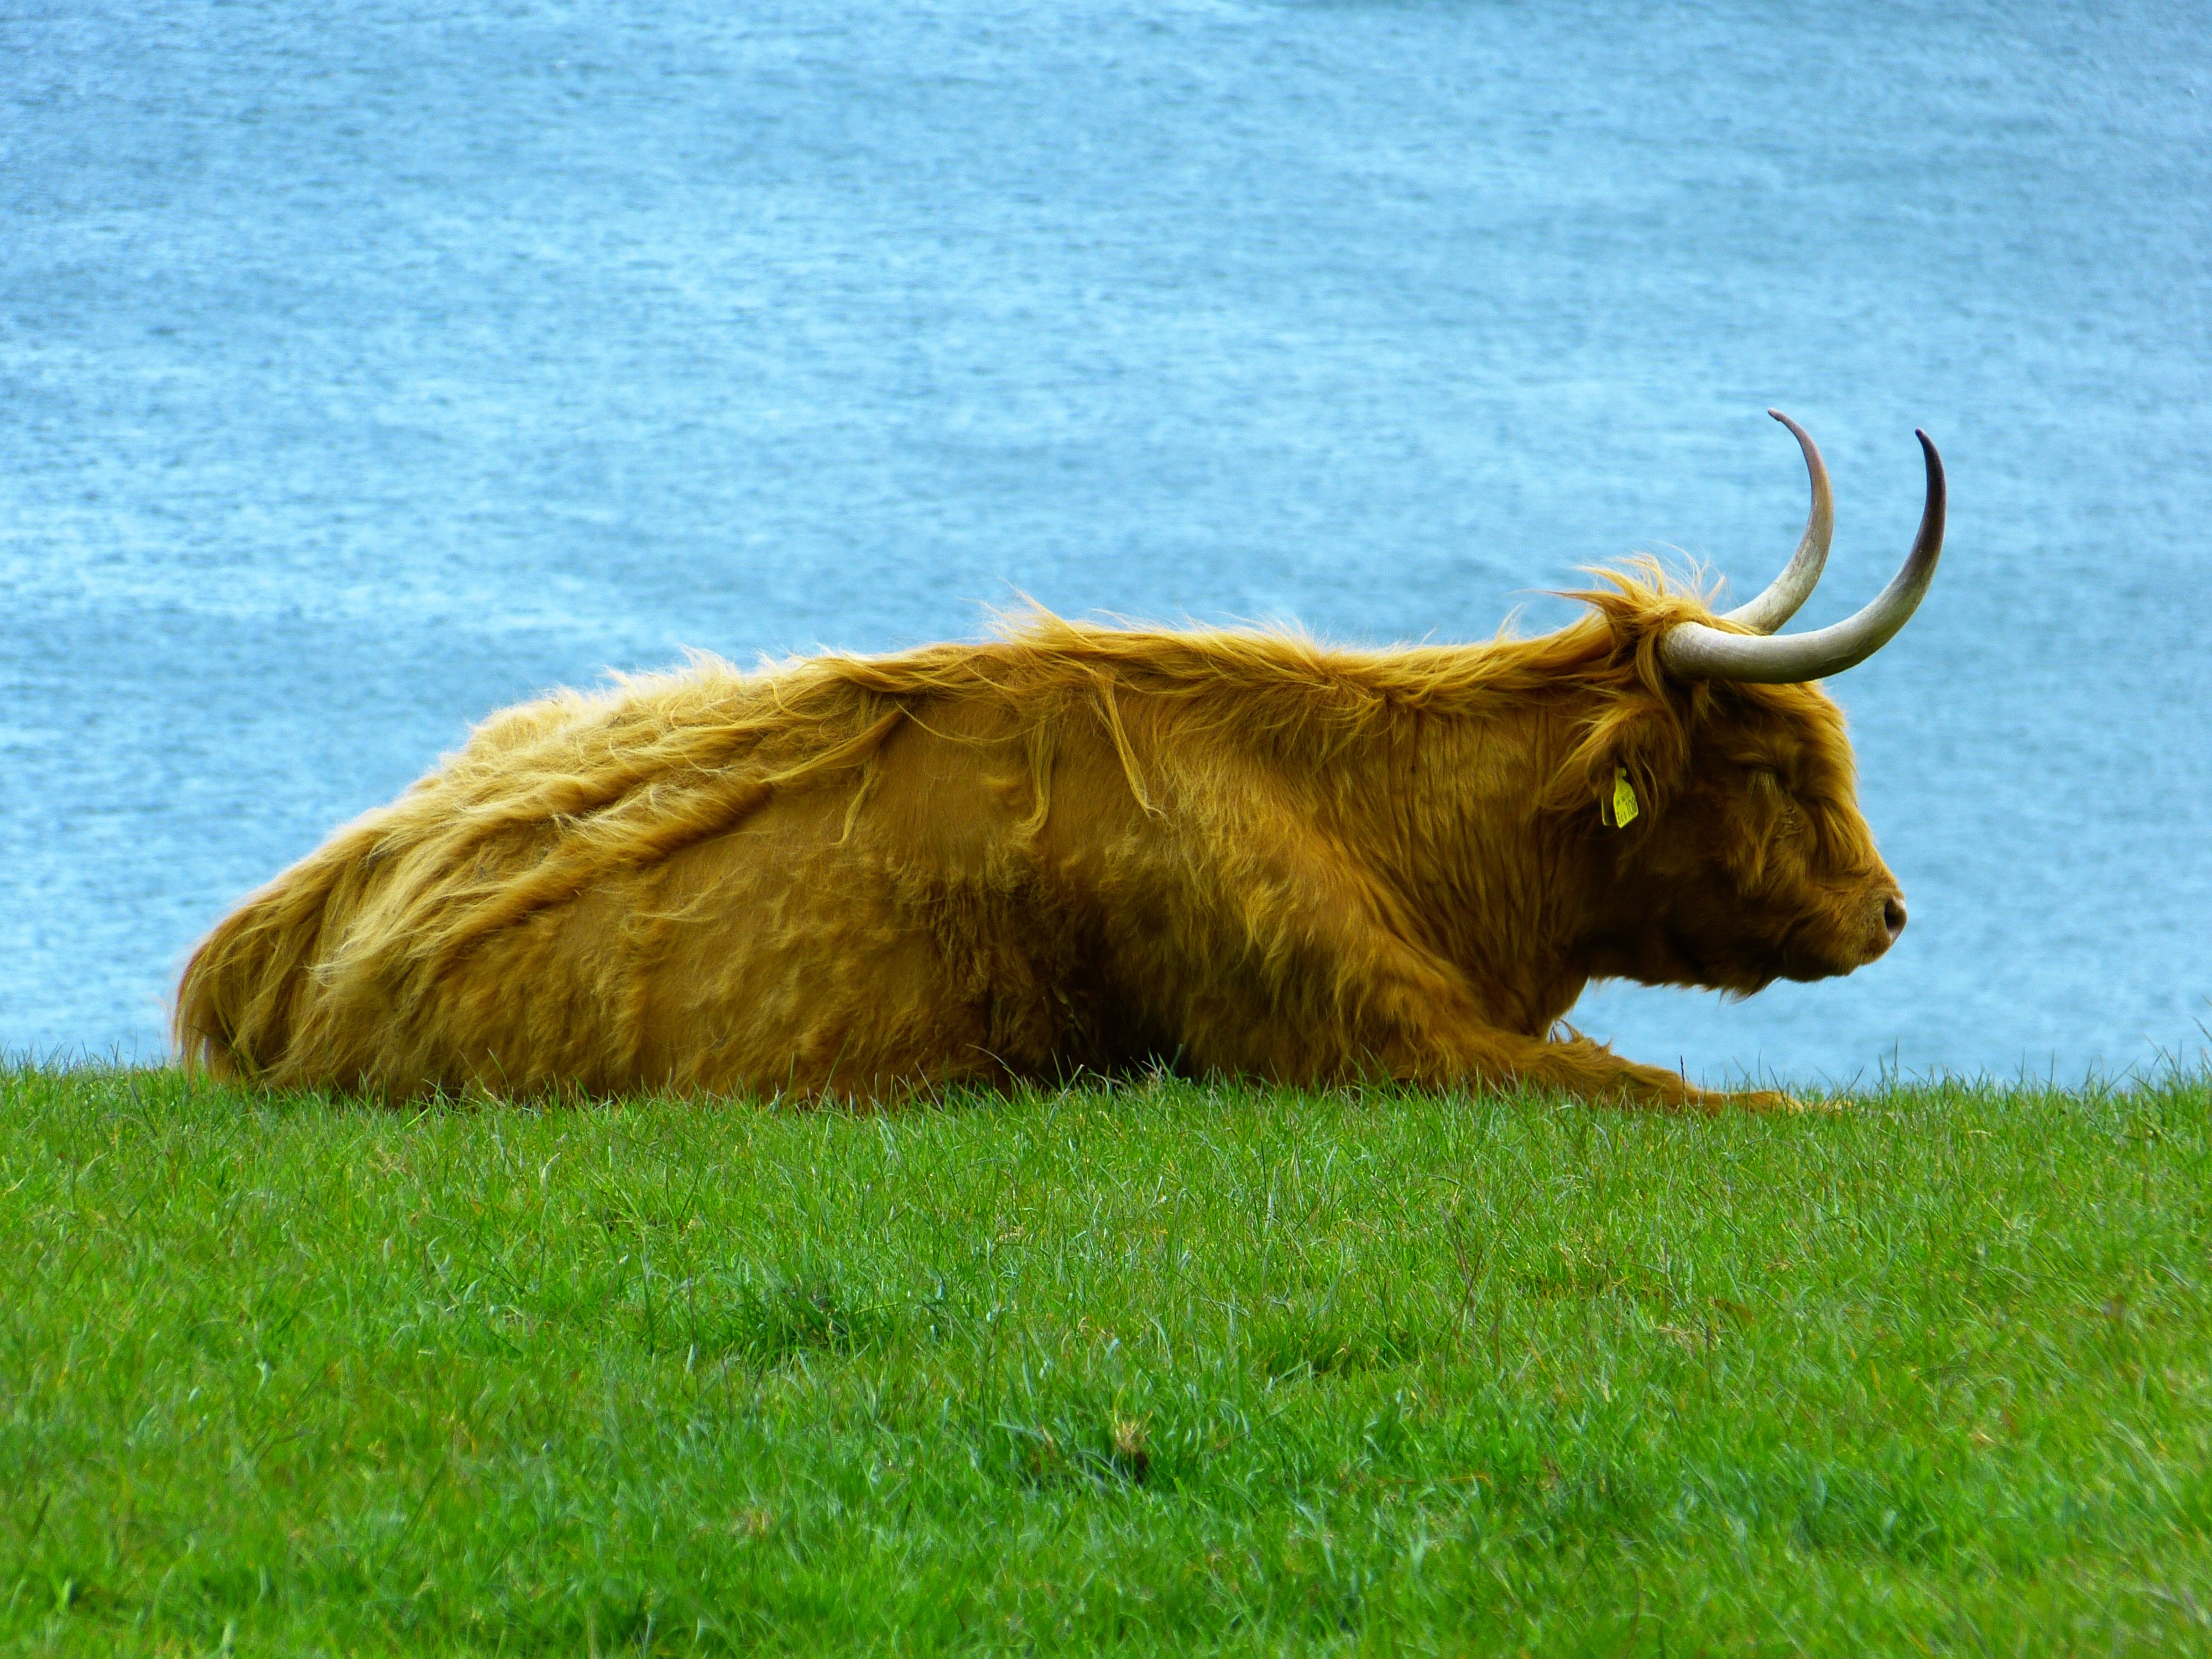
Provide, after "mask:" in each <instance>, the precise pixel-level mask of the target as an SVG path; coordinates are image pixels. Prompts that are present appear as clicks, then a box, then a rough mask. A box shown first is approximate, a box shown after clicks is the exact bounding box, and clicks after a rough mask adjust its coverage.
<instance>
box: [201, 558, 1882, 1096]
mask: <svg viewBox="0 0 2212 1659" xmlns="http://www.w3.org/2000/svg"><path fill="white" fill-rule="evenodd" d="M1607 580H1608V584H1609V585H1608V586H1605V587H1603V588H1601V589H1600V590H1598V591H1596V592H1589V593H1585V594H1581V595H1577V597H1578V598H1581V599H1585V600H1586V601H1587V602H1588V603H1589V605H1590V606H1591V607H1592V611H1591V614H1590V615H1589V616H1588V617H1585V618H1584V619H1583V620H1582V621H1580V622H1578V623H1575V624H1573V625H1571V626H1570V627H1568V628H1566V629H1563V630H1561V631H1560V632H1559V633H1556V634H1553V635H1547V636H1545V637H1543V638H1540V639H1534V640H1525V641H1521V640H1508V639H1501V640H1499V641H1495V642H1493V643H1491V644H1487V645H1480V646H1468V647H1421V648H1414V649H1399V650H1390V651H1348V650H1337V649H1331V648H1328V647H1322V646H1320V645H1318V644H1316V643H1314V642H1313V641H1310V640H1307V639H1304V638H1299V637H1294V636H1287V635H1275V634H1247V633H1168V632H1139V631H1133V630H1124V629H1110V628H1101V627H1094V626H1088V625H1082V624H1077V623H1067V622H1063V621H1060V620H1059V619H1057V618H1054V617H1049V616H1043V615H1037V616H1033V617H1028V618H1026V619H1024V620H1023V621H1022V622H1020V623H1018V625H1017V626H1015V627H1013V628H1012V629H1010V630H1009V631H1008V632H1007V633H1006V635H1005V637H1003V638H1000V639H998V640H996V641H990V642H987V643H984V644H980V645H939V646H932V647H927V648H924V649H921V650H917V651H912V652H908V653H903V654H901V655H897V656H892V657H886V658H878V659H863V658H854V657H838V656H831V657H821V658H816V659H808V660H803V661H794V662H791V663H787V664H785V665H780V666H777V667H775V668H772V669H769V670H766V671H762V672H759V673H753V674H745V673H740V672H738V671H736V670H734V669H732V668H731V667H730V666H728V665H726V664H724V663H721V662H719V661H715V660H713V659H699V660H696V661H695V662H694V663H693V664H692V665H691V666H690V668H688V669H686V670H684V671H679V672H676V673H672V674H669V675H665V676H660V677H653V678H637V679H626V680H623V681H622V682H621V683H619V684H617V686H616V687H615V688H614V689H613V690H610V691H607V692H605V693H603V694H600V695H597V696H579V695H576V694H574V693H562V694H559V695H556V696H551V697H548V698H546V699H544V700H543V701H541V702H533V703H529V704H526V705H524V706H522V707H520V708H513V709H510V710H508V711H507V712H506V713H503V714H497V715H495V716H494V717H493V718H492V719H490V720H488V721H487V722H485V724H484V725H483V726H481V727H480V728H479V729H478V730H477V732H475V733H474V734H473V736H472V737H471V738H470V740H469V742H468V744H466V746H465V747H464V748H463V749H462V750H460V752H459V753H458V754H456V755H453V756H452V757H448V758H447V761H446V762H445V763H444V764H443V765H442V766H441V767H440V768H439V769H437V770H435V771H434V772H433V773H431V774H430V775H428V777H426V778H424V779H423V780H422V781H421V782H419V783H417V784H416V785H415V786H414V787H413V788H412V789H410V791H409V792H408V793H406V794H404V795H403V796H402V797H401V798H400V799H398V800H397V801H395V802H393V803H392V805H389V806H386V807H383V808H380V809H379V810H377V811H373V812H371V813H369V814H368V816H366V817H362V818H361V819H360V820H358V821H357V822H356V823H352V824H349V825H348V826H347V827H345V828H344V829H341V830H339V831H338V832H337V834H336V835H334V836H332V837H331V839H330V841H329V842H326V843H325V845H324V846H323V847H321V848H319V849H318V850H317V851H316V852H314V853H313V854H311V855H309V856H308V857H307V858H306V859H304V860H301V862H300V863H299V864H297V865H295V866H293V867H292V868H291V869H289V870H288V871H286V872H284V873H283V874H282V875H281V876H279V877H277V878H276V880H275V881H273V882H272V883H270V884H269V885H268V886H267V887H265V888H264V889H263V890H260V891H259V892H258V893H256V894H254V895H253V896H252V897H250V898H248V899H247V900H246V902H245V903H244V904H242V905H241V906H240V908H239V909H238V910H237V911H235V912H234V914H233V915H230V916H229V917H228V919H227V920H225V921H223V922H222V924H221V925H220V926H219V927H216V930H215V932H214V933H212V934H210V936H209V938H208V939H206V940H205V941H204V943H203V944H202V945H200V947H199V949H198V951H197V953H196V954H195V955H194V956H193V957H192V959H191V963H190V965H189V966H188V967H187V968H186V969H185V975H184V981H183V984H182V987H181V988H180V990H179V997H178V1006H177V1022H176V1023H177V1036H178V1040H179V1043H180V1045H181V1046H182V1048H183V1049H184V1052H185V1057H186V1060H187V1061H188V1062H189V1063H192V1064H195V1065H197V1066H204V1068H206V1069H207V1070H209V1071H211V1072H213V1073H217V1074H219V1075H222V1076H228V1077H237V1078H244V1079H253V1080H256V1081H259V1082H262V1083H266V1084H270V1085H313V1086H322V1087H331V1088H337V1089H343V1090H362V1091H372V1092H378V1093H383V1094H386V1095H391V1096H399V1097H405V1096H410V1095H415V1094H418V1093H421V1092H422V1091H428V1090H433V1089H443V1090H448V1091H460V1090H463V1089H465V1088H467V1087H469V1086H471V1085H475V1086H478V1087H482V1088H484V1089H488V1090H490V1091H494V1092H497V1093H507V1092H517V1091H538V1090H544V1089H548V1088H570V1089H576V1090H581V1091H588V1092H592V1093H599V1092H604V1091H621V1090H634V1089H658V1088H672V1089H677V1090H688V1091H762V1092H773V1091H792V1092H796V1093H799V1094H806V1095H818V1094H825V1093H827V1094H836V1095H852V1096H860V1097H879V1098H880V1097H887V1096H891V1095H895V1094H897V1093H899V1092H902V1091H907V1090H910V1089H913V1088H916V1087H922V1086H928V1085H943V1084H948V1083H953V1082H958V1081H976V1082H983V1083H992V1084H997V1083H1004V1082H1006V1081H1008V1080H1011V1079H1042V1080H1050V1079H1060V1078H1063V1077H1066V1076H1067V1075H1070V1074H1072V1073H1074V1072H1076V1071H1077V1070H1078V1069H1079V1068H1091V1069H1094V1070H1098V1071H1112V1070H1115V1069H1117V1068H1123V1067H1127V1066H1134V1065H1141V1064H1144V1063H1146V1062H1148V1061H1154V1060H1158V1061H1164V1062H1166V1063H1169V1064H1171V1065H1173V1066H1177V1067H1179V1068H1181V1069H1183V1070H1185V1071H1190V1072H1206V1071H1215V1070H1218V1071H1222V1072H1231V1073H1247V1074H1250V1075H1254V1076H1257V1077H1262V1078H1268V1079H1278V1080H1280V1081H1285V1082H1298V1083H1325V1082H1334V1081H1338V1080H1342V1079H1359V1078H1370V1077H1387V1078H1395V1079H1408V1080H1415V1081H1420V1082H1426V1083H1439V1084H1442V1083H1462V1082H1466V1083H1478V1084H1494V1085H1504V1084H1510V1083H1513V1082H1516V1081H1526V1082H1528V1083H1533V1084H1536V1085H1543V1086H1547V1087H1552V1088H1557V1089H1560V1090H1564V1091H1569V1092H1571V1093H1575V1094H1578V1095H1583V1096H1588V1097H1626V1098H1632V1099H1635V1100H1639V1101H1644V1102H1650V1103H1678V1104H1679V1103H1705V1102H1709V1101H1710V1100H1711V1099H1712V1098H1714V1097H1707V1096H1705V1095H1702V1094H1701V1093H1700V1092H1699V1091H1695V1090H1692V1089H1691V1088H1689V1087H1687V1086H1686V1085H1685V1084H1684V1082H1683V1081H1682V1079H1680V1078H1678V1077H1676V1076H1675V1075H1674V1074H1673V1073H1668V1072H1662V1071H1657V1070H1655V1069H1652V1068H1650V1067H1646V1066H1637V1065H1633V1064H1632V1063H1630V1062H1629V1061H1627V1060H1623V1059H1620V1057H1618V1056H1616V1055H1615V1054H1613V1053H1612V1052H1611V1051H1610V1050H1608V1049H1606V1048H1601V1047H1599V1046H1597V1045H1595V1044H1593V1043H1590V1042H1586V1041H1583V1040H1581V1039H1579V1038H1575V1037H1572V1036H1567V1037H1565V1038H1559V1037H1555V1036H1553V1027H1554V1024H1555V1023H1556V1022H1557V1021H1558V1020H1559V1018H1560V1017H1561V1016H1562V1015H1564V1014H1565V1012H1567V1010H1568V1009H1569V1008H1571V1006H1573V1004H1574V1002H1575V1000H1576V998H1577V995H1579V994H1580V993H1581V991H1582V989H1583V985H1584V984H1585V983H1586V982H1587V981H1589V980H1590V979H1591V978H1593V977H1599V976H1616V975H1620V976H1626V977H1629V978H1632V979H1638V980H1642V981H1647V982H1650V983H1668V984H1685V985H1701V986H1716V987H1723V988H1725V989H1728V990H1731V991H1735V992H1750V991H1755V990H1757V989H1759V987H1761V986H1763V985H1765V984H1766V983H1768V982H1769V981H1771V980H1772V979H1773V978H1775V977H1776V976H1778V975H1788V976H1790V977H1793V978H1812V977H1816V976H1819V975H1826V974H1835V973H1848V972H1849V971H1850V969H1853V968H1855V967H1857V966H1858V965H1859V964H1860V963H1863V962H1865V961H1869V960H1871V959H1872V958H1873V957H1875V956H1876V955H1879V954H1880V953H1881V950H1882V949H1883V948H1885V947H1886V946H1887V944H1888V942H1889V933H1888V931H1887V927H1886V926H1885V924H1884V921H1883V917H1882V911H1883V905H1884V902H1885V901H1886V900H1887V899H1890V898H1893V897H1894V896H1895V895H1896V892H1897V888H1896V884H1895V883H1894V881H1893V879H1892V878H1891V877H1890V874H1889V872H1888V871H1887V869H1885V868H1884V867H1883V866H1882V863H1881V860H1880V858H1879V857H1878V856H1877V855H1876V854H1875V848H1874V844H1873V842H1872V840H1871V839H1870V837H1869V834H1868V831H1867V828H1866V824H1865V823H1864V821H1863V819H1862V818H1861V817H1860V816H1859V813H1858V811H1857V807H1856V805H1855V804H1854V799H1853V785H1852V772H1851V757H1850V748H1849V745H1848V744H1847V743H1846V741H1845V739H1844V725H1843V720H1842V717H1841V715H1840V714H1838V711H1837V709H1836V707H1835V705H1834V704H1833V703H1832V702H1830V701H1829V700H1828V698H1827V697H1826V696H1825V695H1823V694H1822V693H1821V692H1820V690H1818V689H1816V688H1814V687H1813V686H1808V685H1784V686H1758V685H1729V684H1683V683H1680V682H1679V681H1674V680H1670V679H1669V678H1668V676H1667V675H1666V674H1665V673H1664V671H1662V668H1661V666H1660V664H1659V659H1658V656H1657V641H1658V639H1659V636H1660V635H1661V634H1662V632H1663V631H1664V630H1665V629H1667V628H1668V626H1669V625H1671V624H1672V623H1675V622H1678V621H1680V620H1682V619H1684V618H1690V617H1694V618H1697V619H1699V620H1704V621H1710V620H1711V616H1710V613H1709V612H1708V611H1707V610H1706V609H1705V605H1703V604H1702V603H1700V602H1699V600H1698V599H1695V598H1693V597H1691V596H1687V595H1685V594H1682V593H1680V592H1674V591H1671V590H1670V589H1669V588H1668V586H1666V585H1665V583H1664V582H1663V581H1662V580H1661V579H1660V577H1659V575H1658V573H1657V572H1656V570H1655V569H1653V568H1650V567H1639V568H1636V569H1634V570H1632V571H1631V572H1630V573H1628V574H1622V575H1617V576H1612V577H1609V578H1608V579H1607ZM1616 768H1624V769H1626V773H1627V775H1628V777H1629V779H1630V780H1631V781H1632V784H1633V787H1634V789H1635V792H1636V795H1637V799H1638V803H1639V804H1640V806H1641V814H1640V816H1638V817H1636V818H1635V819H1634V821H1633V822H1632V823H1630V824H1629V825H1628V826H1627V827H1626V828H1618V827H1613V825H1612V824H1611V823H1609V821H1608V820H1609V814H1607V812H1606V811H1605V810H1604V807H1603V805H1602V803H1604V802H1606V801H1607V800H1609V799H1611V796H1612V793H1613V784H1614V779H1615V769H1616Z"/></svg>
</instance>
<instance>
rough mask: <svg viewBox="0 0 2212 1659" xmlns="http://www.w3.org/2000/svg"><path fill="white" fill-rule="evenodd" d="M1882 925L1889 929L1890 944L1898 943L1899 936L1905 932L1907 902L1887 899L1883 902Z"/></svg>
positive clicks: (1898, 899) (1899, 899)
mask: <svg viewBox="0 0 2212 1659" xmlns="http://www.w3.org/2000/svg"><path fill="white" fill-rule="evenodd" d="M1881 925H1882V926H1883V927H1887V928H1888V929H1889V942H1890V943H1891V944H1892V945H1894V944H1896V943H1897V936H1898V935H1899V933H1903V932H1904V931H1905V901H1904V900H1903V899H1901V898H1895V897H1892V898H1887V899H1884V900H1883V901H1882V905H1881Z"/></svg>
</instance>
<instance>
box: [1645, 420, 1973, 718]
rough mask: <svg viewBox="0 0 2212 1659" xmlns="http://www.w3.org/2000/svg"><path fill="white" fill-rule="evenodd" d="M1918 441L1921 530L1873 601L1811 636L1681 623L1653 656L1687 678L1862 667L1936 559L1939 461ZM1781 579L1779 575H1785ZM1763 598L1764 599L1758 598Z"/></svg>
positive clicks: (1922, 589)
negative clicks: (1922, 477)
mask: <svg viewBox="0 0 2212 1659" xmlns="http://www.w3.org/2000/svg"><path fill="white" fill-rule="evenodd" d="M1913 436H1914V437H1916V438H1917V439H1919V440H1920V447H1921V451H1922V453H1923V455H1924V456H1925V458H1926V459H1927V464H1928V499H1927V504H1926V505H1925V506H1924V507H1922V509H1921V513H1920V533H1919V534H1918V535H1917V536H1916V537H1915V538H1913V542H1912V551H1911V553H1910V554H1909V555H1907V556H1906V557H1905V566H1904V568H1902V569H1901V570H1899V572H1898V573H1897V574H1896V575H1895V576H1894V577H1893V578H1892V579H1891V580H1890V584H1889V586H1887V587H1885V588H1884V589H1882V591H1881V594H1880V596H1879V597H1877V598H1876V599H1875V601H1874V603H1873V604H1871V605H1868V606H1867V607H1866V608H1865V609H1864V610H1863V611H1860V612H1859V613H1858V614H1857V615H1856V616H1853V617H1845V618H1844V620H1843V621H1841V622H1839V623H1834V624H1833V625H1832V626H1830V627H1827V628H1820V629H1814V631H1813V632H1812V633H1810V634H1789V635H1781V636H1779V637H1771V638H1762V637H1760V636H1759V635H1747V634H1730V633H1728V632H1725V631H1724V630H1723V629H1717V628H1708V627H1707V626H1705V623H1679V624H1677V625H1676V626H1675V627H1674V628H1670V629H1668V630H1667V633H1666V635H1665V636H1664V637H1663V638H1662V639H1661V640H1660V641H1659V659H1660V660H1661V661H1662V662H1663V663H1665V664H1666V665H1667V666H1668V669H1669V670H1670V671H1672V672H1674V673H1676V674H1679V675H1680V676H1681V677H1682V678H1684V679H1687V680H1750V681H1753V682H1756V683H1757V684H1761V685H1778V684H1790V683H1795V682H1796V681H1800V680H1817V679H1825V678H1827V677H1828V676H1829V675H1831V674H1840V673H1842V672H1843V671H1844V670H1845V669H1846V668H1850V667H1853V666H1855V665H1857V664H1859V663H1863V662H1864V661H1865V660H1866V659H1868V658H1869V657H1871V656H1872V655H1874V653H1875V652H1877V651H1879V650H1881V647H1883V646H1885V645H1887V644H1888V643H1889V641H1890V639H1891V636H1892V635H1894V634H1895V633H1896V632H1897V630H1898V629H1900V628H1902V627H1904V626H1905V623H1906V621H1907V620H1908V619H1910V618H1911V615H1912V613H1913V611H1915V610H1917V608H1918V607H1919V605H1920V600H1921V597H1922V596H1923V594H1925V593H1926V592H1928V584H1929V582H1930V581H1931V580H1934V579H1935V575H1936V560H1938V559H1939V558H1941V557H1942V554H1943V501H1944V490H1943V458H1942V456H1940V455H1938V454H1937V453H1936V446H1935V445H1934V444H1932V443H1930V442H1929V441H1928V435H1927V434H1926V433H1924V432H1915V433H1914V434H1913ZM1785 574H1786V573H1785ZM1760 597H1761V598H1764V597H1765V596H1764V595H1761V596H1760Z"/></svg>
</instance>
